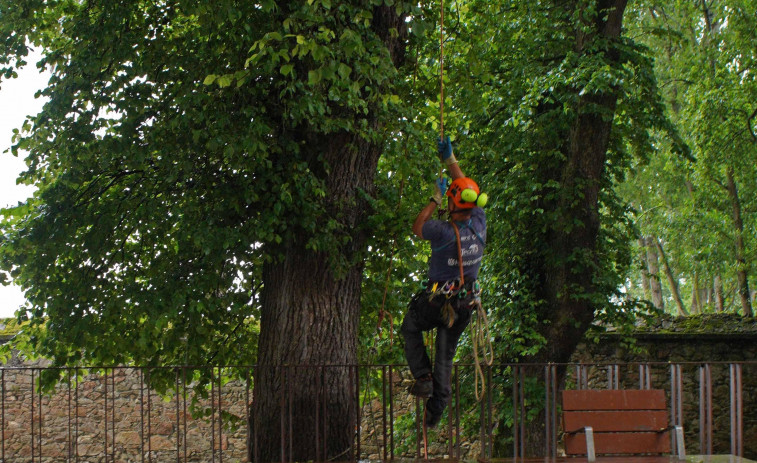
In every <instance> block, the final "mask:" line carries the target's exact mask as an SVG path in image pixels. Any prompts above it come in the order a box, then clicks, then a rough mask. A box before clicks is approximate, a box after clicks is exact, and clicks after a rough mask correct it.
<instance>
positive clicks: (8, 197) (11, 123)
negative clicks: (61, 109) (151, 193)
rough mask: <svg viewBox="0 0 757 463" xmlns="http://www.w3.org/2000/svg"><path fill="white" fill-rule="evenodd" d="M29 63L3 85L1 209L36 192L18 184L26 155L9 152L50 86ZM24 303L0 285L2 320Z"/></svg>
mask: <svg viewBox="0 0 757 463" xmlns="http://www.w3.org/2000/svg"><path fill="white" fill-rule="evenodd" d="M36 60H37V59H36V58H31V57H30V58H29V59H27V60H26V61H28V62H29V63H30V64H28V65H27V66H26V67H24V68H23V69H22V70H21V71H20V72H19V73H18V78H16V79H11V80H3V81H2V82H0V207H7V206H9V205H15V204H17V203H18V202H19V201H23V200H24V199H26V198H28V197H29V196H31V194H32V192H33V191H34V190H33V189H32V188H30V187H28V186H26V185H16V178H17V177H18V174H19V173H20V172H22V171H23V170H25V168H26V165H25V163H24V160H23V157H24V156H23V154H21V155H19V157H18V158H16V157H14V156H13V155H12V154H11V153H10V151H8V152H7V153H6V152H5V151H6V150H8V149H9V148H10V146H11V144H12V141H11V138H12V136H13V129H16V128H17V129H20V128H21V125H22V124H23V123H24V120H25V119H26V116H27V115H34V114H37V112H39V110H40V109H42V105H43V103H44V102H43V101H42V100H41V99H35V98H34V93H35V92H36V91H37V90H39V89H40V88H42V87H44V86H45V85H46V84H47V80H48V78H49V76H48V75H42V74H40V73H39V72H38V71H37V67H36V66H35V65H34V63H35V62H36ZM23 303H24V296H23V294H22V293H21V290H20V289H19V288H18V287H17V286H2V285H0V317H12V316H13V314H14V312H15V311H16V309H18V307H19V306H21V305H22V304H23Z"/></svg>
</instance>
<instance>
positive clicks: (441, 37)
mask: <svg viewBox="0 0 757 463" xmlns="http://www.w3.org/2000/svg"><path fill="white" fill-rule="evenodd" d="M439 139H440V140H444V0H441V20H440V24H439ZM442 175H444V165H443V164H439V178H442Z"/></svg>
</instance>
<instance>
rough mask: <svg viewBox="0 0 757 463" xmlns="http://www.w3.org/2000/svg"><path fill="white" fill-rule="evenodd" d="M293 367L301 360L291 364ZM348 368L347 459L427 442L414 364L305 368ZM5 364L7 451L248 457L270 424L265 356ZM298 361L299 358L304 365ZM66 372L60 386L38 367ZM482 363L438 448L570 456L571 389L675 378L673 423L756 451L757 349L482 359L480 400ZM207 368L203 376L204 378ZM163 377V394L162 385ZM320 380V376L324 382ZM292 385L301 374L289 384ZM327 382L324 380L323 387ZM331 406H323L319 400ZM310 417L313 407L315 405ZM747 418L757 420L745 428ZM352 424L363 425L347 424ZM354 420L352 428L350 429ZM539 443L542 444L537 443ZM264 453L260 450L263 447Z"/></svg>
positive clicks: (95, 456) (383, 456)
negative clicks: (261, 362) (230, 360)
mask: <svg viewBox="0 0 757 463" xmlns="http://www.w3.org/2000/svg"><path fill="white" fill-rule="evenodd" d="M282 368H290V369H296V368H302V366H298V367H294V366H287V367H282ZM336 369H347V370H344V371H349V375H348V376H349V378H350V379H349V381H350V386H349V387H350V388H351V390H352V391H354V394H353V396H354V400H355V404H354V407H351V410H354V414H355V416H354V418H350V420H351V421H350V423H352V425H354V430H355V432H354V439H352V443H351V446H350V449H349V452H347V453H346V454H345V455H344V456H343V457H342V458H343V459H344V460H351V461H357V460H377V461H378V460H382V461H388V460H402V459H419V458H421V456H422V455H424V454H425V452H426V449H425V448H423V445H424V444H423V438H422V436H423V433H422V428H421V423H422V416H423V407H424V405H423V403H422V402H421V401H420V400H416V399H414V398H412V397H410V396H408V394H407V392H406V388H407V386H408V385H409V384H410V383H411V378H410V374H409V372H408V370H407V367H406V366H403V365H353V366H318V365H313V366H307V370H309V371H310V372H311V373H313V372H315V376H314V377H319V376H318V375H326V374H328V373H329V372H331V371H335V370H336ZM88 371H95V372H94V373H93V372H87V371H85V370H82V369H81V368H45V367H5V368H0V431H1V435H2V443H0V461H2V462H8V463H10V462H40V463H42V462H58V461H60V462H63V461H65V462H82V463H88V462H95V461H97V462H111V461H112V462H116V461H133V462H194V461H197V462H213V463H215V462H216V461H218V462H219V463H223V462H224V461H226V462H237V461H239V462H241V461H247V460H248V455H253V457H254V456H256V455H257V453H256V452H257V451H258V450H257V445H258V442H259V441H260V438H261V436H260V435H259V432H258V428H257V427H256V426H252V428H253V430H252V431H251V430H250V428H251V426H249V425H248V424H249V423H255V422H256V417H255V416H251V413H252V414H253V415H254V412H252V411H251V408H250V407H249V404H250V403H251V400H252V399H253V397H252V391H253V384H254V381H255V376H256V368H255V367H244V366H243V367H238V366H226V367H218V366H214V367H196V366H178V367H161V368H156V367H107V368H97V369H94V368H91V369H89V370H88ZM293 371H294V370H293ZM46 374H54V375H58V376H60V377H61V378H62V381H61V382H60V383H59V384H58V385H57V386H56V387H55V388H54V390H52V391H51V392H43V391H42V390H41V388H40V381H39V380H40V377H41V376H42V375H46ZM475 374H476V372H475V371H474V368H473V366H471V365H464V364H458V365H455V367H454V370H453V376H452V400H451V403H450V405H449V407H448V408H447V410H446V412H445V418H444V419H443V420H442V424H441V425H440V426H439V428H438V429H434V430H433V432H431V433H430V434H429V438H428V443H429V447H428V449H427V451H428V456H429V458H449V459H456V460H476V459H479V460H491V459H495V458H511V457H512V458H521V457H526V456H542V457H548V458H557V457H559V456H561V455H562V443H561V438H562V436H561V423H560V391H561V390H562V389H582V388H592V389H605V388H610V389H617V388H621V389H631V388H640V389H649V388H655V389H664V390H665V391H666V395H667V401H668V405H669V410H670V422H671V424H673V425H682V426H683V427H684V430H685V433H686V434H685V438H686V447H687V449H690V452H693V453H697V452H698V453H700V454H713V453H727V454H732V455H736V456H746V457H748V458H749V457H751V458H754V456H755V454H757V449H750V448H747V449H745V448H744V445H745V444H744V436H745V432H746V433H749V434H747V435H753V434H754V433H757V361H754V362H734V363H722V362H709V363H686V362H682V363H654V362H650V363H613V364H507V365H493V366H491V367H488V368H485V370H484V375H485V378H486V393H485V394H484V396H483V399H482V400H481V401H480V402H477V401H476V400H475V397H474V396H475V394H474V390H473V388H474V386H473V376H474V375H475ZM201 375H202V376H204V377H205V378H208V379H210V381H209V382H208V385H207V386H206V387H203V388H199V389H198V388H197V387H196V385H197V384H198V381H197V380H198V378H199V376H201ZM157 382H160V384H161V385H162V389H163V393H162V394H160V395H159V394H157V393H156V392H154V391H153V390H152V389H151V388H150V385H151V384H157ZM316 382H318V381H316ZM289 384H290V385H291V384H292V383H289ZM325 384H326V381H323V382H322V384H315V385H314V387H316V388H319V387H326V386H325ZM293 389H294V388H292V387H291V386H287V387H282V388H280V391H278V394H279V399H280V400H279V403H280V404H281V406H282V408H281V415H280V420H281V421H280V426H278V427H277V431H279V432H280V435H278V436H276V439H277V442H280V451H279V454H278V456H277V457H276V458H275V460H276V461H290V460H291V459H292V458H291V455H293V453H292V446H293V445H302V444H301V442H298V443H297V444H293V442H294V441H295V439H296V437H297V436H295V435H293V431H292V430H293V429H294V428H293V426H292V424H293V423H295V422H296V420H298V419H299V417H300V416H301V410H300V409H298V408H297V407H296V406H293V405H292V394H293ZM324 396H325V394H321V393H316V394H315V395H314V396H313V403H312V406H313V407H314V408H315V409H316V410H324V412H323V413H320V415H319V414H316V416H317V419H316V420H315V421H314V422H313V424H312V425H313V426H314V429H315V430H316V431H315V433H314V436H315V437H314V439H313V442H312V445H313V447H314V448H315V449H319V450H316V451H315V453H314V454H315V455H321V453H322V452H324V450H323V449H324V448H325V441H326V439H327V434H328V432H334V430H333V429H329V424H330V423H331V422H332V419H331V418H333V417H329V416H327V414H326V413H327V412H326V410H327V408H326V407H325V405H324V404H321V403H320V400H321V397H324ZM322 405H324V406H322ZM308 416H310V415H308ZM745 427H746V428H747V429H746V430H745ZM350 429H352V428H350ZM350 432H351V431H350ZM534 454H540V455H534ZM256 461H260V459H256Z"/></svg>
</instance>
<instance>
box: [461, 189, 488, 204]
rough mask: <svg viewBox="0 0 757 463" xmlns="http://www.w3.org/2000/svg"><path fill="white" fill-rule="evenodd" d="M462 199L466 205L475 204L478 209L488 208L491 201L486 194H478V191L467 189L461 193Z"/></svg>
mask: <svg viewBox="0 0 757 463" xmlns="http://www.w3.org/2000/svg"><path fill="white" fill-rule="evenodd" d="M460 198H461V199H462V200H463V201H465V202H466V203H474V204H475V205H476V206H478V207H484V206H486V203H487V202H488V201H489V195H487V194H486V193H481V194H477V193H476V190H474V189H472V188H466V189H465V190H463V192H462V193H460Z"/></svg>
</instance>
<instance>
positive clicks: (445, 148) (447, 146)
mask: <svg viewBox="0 0 757 463" xmlns="http://www.w3.org/2000/svg"><path fill="white" fill-rule="evenodd" d="M437 145H438V151H439V159H441V160H442V161H446V160H447V159H448V158H449V157H450V156H452V142H451V141H450V139H449V136H446V137H444V140H442V139H441V137H439V139H438V141H437Z"/></svg>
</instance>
